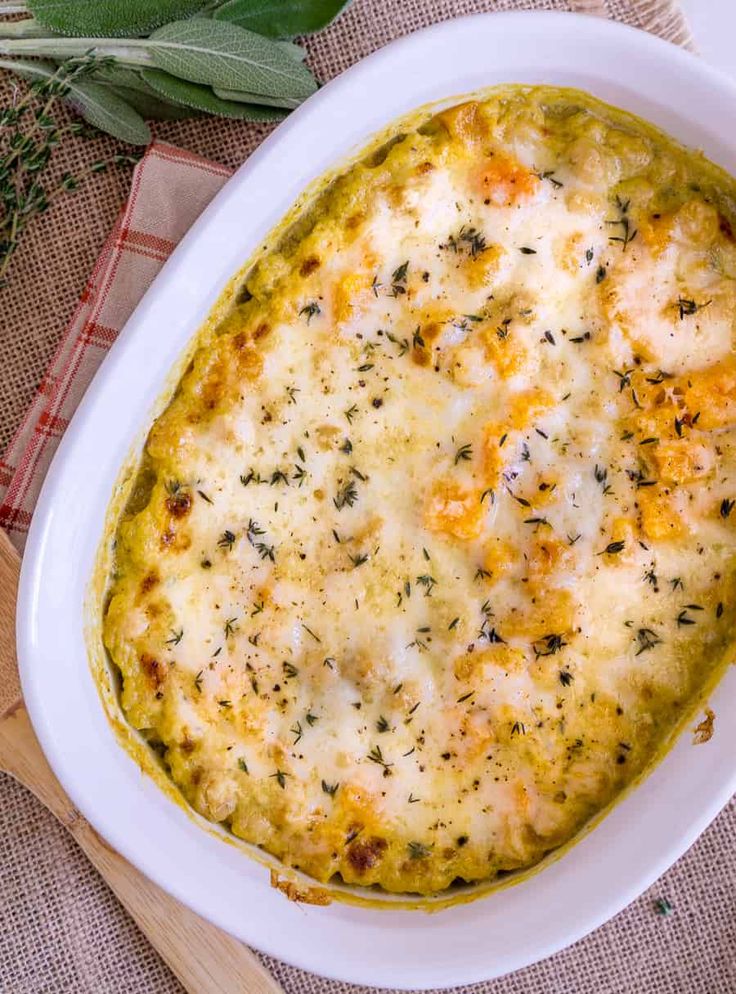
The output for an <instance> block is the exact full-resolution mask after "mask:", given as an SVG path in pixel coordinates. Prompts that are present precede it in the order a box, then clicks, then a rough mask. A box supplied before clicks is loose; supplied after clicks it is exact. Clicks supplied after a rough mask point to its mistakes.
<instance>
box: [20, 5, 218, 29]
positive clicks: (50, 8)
mask: <svg viewBox="0 0 736 994" xmlns="http://www.w3.org/2000/svg"><path fill="white" fill-rule="evenodd" d="M205 3H206V0H28V9H29V10H30V12H31V13H32V14H33V15H34V17H35V18H36V19H37V20H38V21H39V22H40V23H41V24H42V25H43V26H44V27H46V28H50V29H51V30H52V31H58V32H59V34H63V35H92V36H94V37H97V38H99V37H103V36H104V37H120V36H122V35H143V34H148V32H149V31H152V30H153V29H154V28H157V27H159V26H160V25H162V24H166V23H167V21H173V20H178V19H179V18H182V17H189V16H190V15H191V14H194V13H195V12H196V11H197V10H200V9H201V8H202V7H203V6H204V5H205Z"/></svg>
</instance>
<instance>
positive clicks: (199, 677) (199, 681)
mask: <svg viewBox="0 0 736 994" xmlns="http://www.w3.org/2000/svg"><path fill="white" fill-rule="evenodd" d="M203 678H204V670H200V671H199V673H197V675H196V676H195V678H194V686H195V687H196V688H197V693H199V694H201V693H202V679H203Z"/></svg>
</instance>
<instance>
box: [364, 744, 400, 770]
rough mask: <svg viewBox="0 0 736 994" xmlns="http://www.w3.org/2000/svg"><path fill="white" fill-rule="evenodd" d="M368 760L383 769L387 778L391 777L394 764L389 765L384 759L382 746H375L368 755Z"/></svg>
mask: <svg viewBox="0 0 736 994" xmlns="http://www.w3.org/2000/svg"><path fill="white" fill-rule="evenodd" d="M368 759H369V760H370V761H371V763H376V764H377V765H378V766H382V767H383V775H384V776H385V777H388V776H391V767H392V766H393V765H394V764H393V763H388V762H386V760H385V759H384V757H383V753H382V752H381V747H380V746H373V748H372V749H371V751H370V752H369V753H368Z"/></svg>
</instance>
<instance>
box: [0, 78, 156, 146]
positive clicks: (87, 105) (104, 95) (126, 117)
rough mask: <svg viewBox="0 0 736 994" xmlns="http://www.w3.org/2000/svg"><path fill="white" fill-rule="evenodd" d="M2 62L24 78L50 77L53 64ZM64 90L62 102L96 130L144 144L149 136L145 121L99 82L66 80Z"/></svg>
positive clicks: (130, 142)
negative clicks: (65, 89) (65, 91)
mask: <svg viewBox="0 0 736 994" xmlns="http://www.w3.org/2000/svg"><path fill="white" fill-rule="evenodd" d="M3 65H4V66H6V67H8V68H12V71H13V72H14V73H17V74H18V75H19V76H22V77H24V78H25V79H50V77H51V76H53V75H54V74H55V73H56V66H55V65H53V64H51V63H48V62H23V61H20V60H18V61H16V62H13V63H5V62H3ZM66 85H67V86H68V91H67V93H66V94H65V96H64V102H65V103H67V104H68V105H69V106H70V107H71V108H72V110H74V111H76V112H77V114H79V115H80V116H81V117H83V118H84V119H85V121H88V122H89V123H90V124H92V125H94V127H96V128H99V130H100V131H105V132H106V133H107V134H109V135H112V136H113V137H114V138H119V139H120V140H121V141H124V142H127V143H128V144H129V145H147V144H148V143H149V142H150V140H151V132H150V130H149V128H148V125H147V124H146V122H145V121H144V120H143V118H142V117H141V116H140V114H139V113H138V112H137V111H136V110H134V109H133V108H132V107H130V106H128V104H127V103H126V102H125V101H124V100H123V99H122V98H121V97H119V96H118V95H117V94H115V93H113V92H112V90H111V89H110V88H109V87H107V86H105V85H104V84H103V83H93V82H92V81H91V80H90V79H87V78H85V77H81V78H77V79H70V80H67V81H66Z"/></svg>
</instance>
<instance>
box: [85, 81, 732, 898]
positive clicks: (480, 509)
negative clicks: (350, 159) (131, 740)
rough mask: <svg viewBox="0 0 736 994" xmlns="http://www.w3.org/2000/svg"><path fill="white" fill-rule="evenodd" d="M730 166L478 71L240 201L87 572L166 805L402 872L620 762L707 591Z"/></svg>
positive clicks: (616, 768)
mask: <svg viewBox="0 0 736 994" xmlns="http://www.w3.org/2000/svg"><path fill="white" fill-rule="evenodd" d="M734 202H736V190H735V189H734V184H733V181H732V180H731V179H730V178H728V177H726V176H725V175H724V174H722V173H720V172H718V171H717V170H716V169H715V167H711V166H710V165H709V164H708V163H707V162H706V161H705V160H704V159H703V158H702V156H699V155H695V154H692V153H690V152H687V151H686V150H684V149H681V148H679V147H678V146H676V145H674V143H672V142H670V141H669V140H668V139H667V138H666V137H664V136H663V135H661V134H659V133H658V132H656V131H654V130H653V129H650V128H648V127H647V126H646V125H644V124H643V123H640V122H637V121H636V120H635V119H633V118H631V117H630V116H627V115H623V114H621V113H619V112H617V111H615V110H613V109H612V108H608V107H606V106H604V105H603V104H600V103H598V102H596V101H595V100H593V99H592V98H589V97H587V96H585V95H584V94H575V93H571V92H570V91H563V90H555V89H551V88H535V87H513V86H509V87H500V88H498V89H495V90H492V91H490V92H489V93H488V94H487V95H486V96H485V97H483V98H478V99H473V100H466V101H464V102H462V103H460V104H458V105H457V106H454V107H449V108H447V109H445V110H443V111H441V112H440V113H439V114H434V115H433V116H429V117H427V115H426V114H425V115H423V116H422V117H421V118H417V119H416V120H415V121H414V123H413V124H408V123H407V122H402V123H401V124H400V125H397V126H396V128H394V129H393V131H390V132H388V133H387V134H386V135H385V136H383V138H382V140H381V141H380V142H379V143H378V145H376V146H375V147H374V148H373V149H372V150H370V151H368V152H367V153H366V154H365V155H363V156H361V157H359V158H358V159H357V160H355V162H354V163H353V165H352V166H350V167H349V168H347V169H346V170H345V171H344V172H343V173H342V174H340V175H337V176H334V177H332V178H331V179H330V180H329V181H328V182H325V184H324V185H323V187H322V188H320V189H319V190H318V192H317V193H316V194H315V196H314V197H313V198H312V200H311V201H310V202H309V203H308V204H307V206H306V207H305V208H304V209H303V210H302V212H301V213H299V214H298V215H297V216H296V217H295V219H292V220H291V221H290V223H289V226H288V228H286V229H285V230H283V231H277V232H276V233H275V234H274V235H273V236H269V238H268V240H267V244H266V247H264V249H263V251H262V252H261V253H260V254H259V255H258V256H257V258H255V259H254V260H252V261H251V262H250V263H249V265H248V267H247V270H244V272H245V273H247V275H245V276H241V277H239V280H238V283H237V285H238V286H240V288H241V289H240V290H239V291H233V297H232V299H230V300H229V301H228V300H225V301H223V302H222V303H221V306H220V308H219V309H218V311H217V314H218V317H217V320H216V321H213V323H212V324H211V325H207V326H206V327H205V328H204V329H203V330H202V332H201V333H200V336H199V337H198V339H197V340H196V341H195V343H193V345H192V351H191V353H190V355H191V360H190V361H189V362H188V364H187V365H186V369H185V371H184V375H183V376H182V378H181V380H180V382H179V384H178V386H177V388H176V389H175V391H174V393H173V396H172V398H171V400H170V402H169V403H168V406H167V407H166V408H165V409H164V410H163V413H162V414H161V415H160V416H159V417H158V418H157V419H156V421H155V422H154V424H153V425H152V426H151V430H150V432H149V435H148V439H147V442H146V446H145V451H144V454H143V457H142V459H141V464H140V470H139V472H138V475H137V477H136V478H135V479H133V480H132V481H130V485H129V491H128V497H127V501H126V502H125V503H124V506H123V510H122V513H121V514H120V516H119V520H118V521H117V524H116V534H115V539H116V541H115V564H114V569H113V571H112V572H111V575H110V581H109V587H108V590H107V591H106V594H105V597H104V601H103V611H104V640H105V644H106V646H107V649H108V651H109V655H110V658H111V660H112V662H113V664H114V665H115V666H116V667H117V668H118V669H119V671H120V674H121V704H122V707H123V710H124V712H125V714H126V715H127V717H128V719H129V721H130V722H131V723H132V724H133V725H134V726H135V727H136V728H139V729H141V730H143V731H144V733H145V735H146V736H147V738H149V739H150V741H151V742H152V743H153V744H155V748H156V749H157V751H158V753H159V754H160V757H161V762H163V763H164V764H165V765H166V767H167V768H168V770H169V772H170V775H171V778H172V779H173V781H174V782H175V783H176V784H177V785H178V787H179V788H180V789H181V791H182V793H183V794H184V796H185V797H186V798H187V800H188V801H189V802H190V803H191V804H192V805H194V807H195V808H196V809H197V810H198V811H199V812H200V813H202V814H203V815H204V816H205V817H207V818H210V819H212V820H214V821H218V822H222V823H224V824H225V825H226V826H227V827H228V828H229V829H230V830H231V831H232V832H233V833H234V834H235V835H237V836H239V837H241V838H243V839H246V840H248V841H249V842H251V843H254V844H255V845H257V846H260V847H261V848H262V849H264V850H265V851H267V852H268V853H270V854H272V855H273V856H275V857H276V858H278V859H280V860H282V861H283V864H284V865H285V866H288V867H291V868H298V869H299V870H300V871H302V872H304V873H307V874H309V875H310V876H311V877H312V878H314V879H315V880H316V881H319V882H321V883H323V884H325V883H327V882H328V881H330V880H331V879H333V878H341V879H342V880H343V881H346V882H348V883H355V884H359V885H364V886H367V887H373V886H379V887H382V888H384V889H386V890H388V891H395V892H406V893H420V894H431V893H435V892H439V891H442V890H444V889H445V888H448V887H451V886H452V885H453V883H454V882H456V881H468V882H474V881H485V880H493V879H495V878H496V877H498V876H502V875H504V874H506V873H509V872H512V871H515V870H518V869H523V868H526V867H530V866H533V865H534V864H536V863H538V862H539V861H540V860H541V859H543V857H544V856H545V855H546V854H547V853H548V852H549V851H551V850H552V849H554V848H556V847H557V846H559V845H561V844H563V843H565V842H567V841H568V840H570V839H572V838H573V837H574V836H575V835H576V833H577V832H578V831H579V830H580V829H581V828H582V826H583V825H584V824H585V823H586V821H587V820H588V819H589V818H590V817H591V816H592V815H594V814H595V813H596V812H598V811H600V810H601V809H603V808H605V806H606V805H608V804H609V803H611V802H612V801H613V800H614V799H615V798H616V797H617V796H618V794H619V793H620V792H621V791H622V790H623V789H624V788H625V787H626V786H627V785H628V784H630V783H631V782H632V781H634V780H635V779H636V778H637V777H638V776H640V774H641V773H642V772H643V771H644V770H645V769H646V767H647V766H648V764H650V763H651V762H652V761H653V759H654V758H655V757H656V756H657V755H658V754H659V752H660V751H661V749H662V748H663V746H664V744H665V743H666V742H667V741H668V740H669V738H670V736H671V732H672V730H673V729H674V728H675V727H676V726H677V725H678V723H680V722H681V721H682V720H683V718H684V717H685V716H686V714H687V713H688V709H689V708H690V707H691V702H693V701H695V700H696V699H697V697H698V694H699V692H700V691H701V690H702V688H703V687H704V686H705V685H706V684H707V683H708V682H709V681H710V680H711V678H712V676H713V674H714V673H715V671H716V669H717V668H718V667H719V666H720V665H721V660H723V659H725V658H726V655H727V650H728V646H729V640H730V632H731V630H732V627H733V622H734V617H735V615H736V612H735V610H734V605H735V603H736V534H735V533H734V520H735V519H736V512H734V511H733V507H734V501H735V499H736V360H735V359H734V355H736V343H735V342H734V329H735V328H736V244H735V243H734V239H733V234H732V232H733V208H732V205H733V203H734ZM246 285H247V287H246ZM707 714H708V713H707V712H706V716H707ZM711 724H712V723H711ZM711 724H709V723H708V721H706V722H703V723H701V725H700V726H698V730H697V736H698V737H699V738H701V739H705V738H706V737H707V736H708V735H709V734H710V731H711ZM273 879H274V885H275V886H277V887H279V889H281V890H282V891H283V892H284V893H285V895H286V896H287V897H288V898H290V899H292V900H306V901H315V902H317V903H324V901H325V900H329V897H328V896H327V895H326V891H324V890H323V889H320V888H317V887H315V888H309V887H303V886H302V885H301V884H297V883H294V882H293V881H291V880H285V879H284V880H282V879H281V878H280V877H279V875H278V874H274V878H273Z"/></svg>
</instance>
